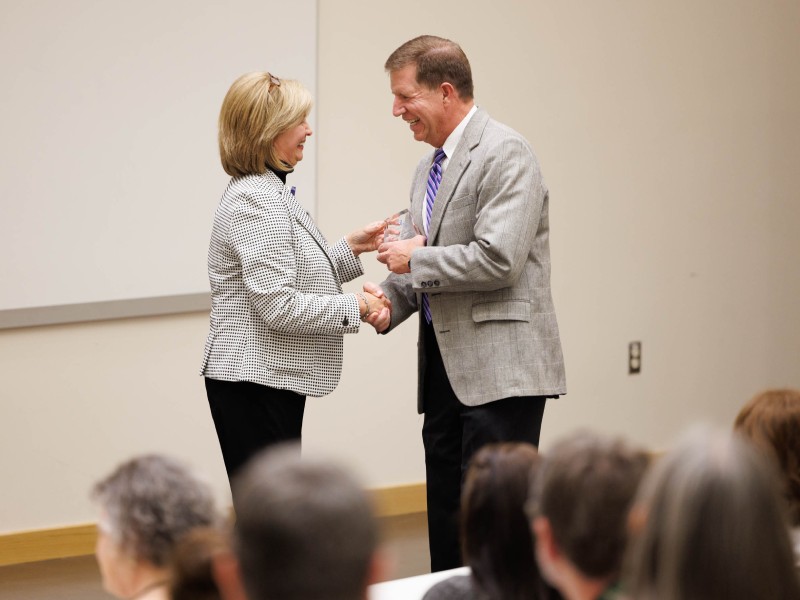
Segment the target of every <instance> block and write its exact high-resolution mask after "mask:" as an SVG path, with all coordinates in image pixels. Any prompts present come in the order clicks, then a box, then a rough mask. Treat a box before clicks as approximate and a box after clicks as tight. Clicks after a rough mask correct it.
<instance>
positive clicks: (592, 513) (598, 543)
mask: <svg viewBox="0 0 800 600" xmlns="http://www.w3.org/2000/svg"><path fill="white" fill-rule="evenodd" d="M647 464H648V457H647V455H646V454H645V453H644V452H643V451H641V450H638V449H635V448H632V447H631V446H629V445H628V444H626V443H625V442H623V441H622V440H619V439H613V438H609V437H605V436H601V435H599V434H596V433H590V432H586V431H581V432H576V433H574V434H572V435H570V436H567V437H565V438H562V439H561V440H560V441H558V442H557V443H556V444H555V445H554V446H553V447H552V449H551V450H550V451H549V452H547V453H545V455H544V460H543V461H542V465H541V467H540V468H539V472H538V474H537V476H536V480H535V482H534V485H533V486H532V489H531V495H530V500H529V504H528V514H529V517H530V518H531V526H532V527H533V532H534V538H535V540H536V542H535V543H536V557H537V560H538V563H539V568H540V569H541V571H542V575H543V576H544V577H545V579H547V580H548V581H549V582H550V583H551V584H552V585H554V586H555V587H556V588H558V590H559V591H560V592H561V594H562V595H563V596H564V597H565V598H567V599H568V600H590V599H591V600H594V599H596V598H603V599H607V598H614V597H617V595H618V588H617V582H618V578H619V574H620V571H621V564H622V557H623V554H624V551H625V544H626V540H627V530H626V522H627V516H628V510H629V508H630V505H631V502H632V501H633V498H634V495H635V494H636V489H637V487H638V485H639V481H640V480H641V478H642V476H643V474H644V472H645V470H646V468H647Z"/></svg>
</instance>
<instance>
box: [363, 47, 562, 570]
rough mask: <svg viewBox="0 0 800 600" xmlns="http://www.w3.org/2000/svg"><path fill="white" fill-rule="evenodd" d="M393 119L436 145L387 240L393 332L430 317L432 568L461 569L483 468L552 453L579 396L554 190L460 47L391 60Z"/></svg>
mask: <svg viewBox="0 0 800 600" xmlns="http://www.w3.org/2000/svg"><path fill="white" fill-rule="evenodd" d="M385 68H386V70H387V71H388V73H389V79H390V84H391V91H392V95H393V96H394V102H393V105H392V113H393V115H394V116H395V117H399V118H400V119H402V121H403V122H404V123H405V124H406V125H407V126H408V127H409V129H410V130H411V133H412V134H413V136H414V139H415V140H417V141H420V142H425V143H426V144H429V145H430V146H432V147H433V149H434V150H433V151H432V152H430V153H429V154H427V155H426V156H425V157H424V158H423V159H422V160H421V161H420V163H419V165H418V166H417V169H416V172H415V174H414V179H413V183H412V188H411V195H410V207H409V211H408V212H409V215H410V219H406V221H407V222H408V221H410V222H411V223H412V224H413V227H408V226H405V227H404V229H403V235H402V236H401V239H400V240H397V241H384V243H383V244H381V246H380V247H379V248H378V260H379V261H381V262H383V263H384V264H386V266H387V267H388V268H389V270H390V271H392V274H390V275H389V277H388V278H387V279H386V280H385V281H384V282H383V283H381V284H380V286H377V285H375V284H372V283H367V284H365V285H364V289H365V291H370V292H373V293H376V294H378V295H380V293H381V292H383V293H385V295H386V297H388V298H389V299H390V300H391V303H392V314H391V324H390V326H389V328H388V329H386V331H392V330H393V329H394V328H395V327H397V326H398V325H399V324H400V323H402V322H403V321H405V320H406V319H407V318H408V317H410V316H411V315H412V314H413V313H414V312H417V311H419V314H420V319H419V368H418V378H419V385H418V393H417V410H418V411H419V412H420V413H424V414H425V420H424V423H423V426H422V440H423V444H424V446H425V466H426V480H427V502H428V533H429V539H430V552H431V568H432V570H433V571H440V570H444V569H451V568H454V567H457V566H459V565H460V564H461V553H460V543H459V534H458V508H459V499H460V494H461V484H462V478H463V476H464V473H466V470H467V465H468V464H469V460H470V458H471V457H472V456H473V454H475V452H477V451H478V450H479V449H480V448H481V446H483V445H485V444H488V443H493V442H504V441H508V442H527V443H529V444H532V445H534V446H537V445H538V444H539V433H540V430H541V424H542V417H543V414H544V407H545V402H546V400H547V399H548V398H556V397H558V396H559V395H560V394H565V393H566V381H565V374H564V359H563V356H562V352H561V341H560V338H559V333H558V323H557V321H556V316H555V308H554V306H553V299H552V294H551V292H550V246H549V239H550V225H549V217H548V214H549V209H548V202H549V193H548V190H547V186H546V185H545V183H544V180H543V179H542V173H541V169H540V168H539V163H538V160H537V158H536V156H535V154H534V153H533V150H532V149H531V146H530V144H528V142H527V141H526V140H525V139H524V138H523V137H522V136H521V135H520V134H519V133H517V132H516V131H514V130H512V129H511V128H509V127H507V126H505V125H503V124H501V123H498V122H497V121H495V120H493V119H491V118H490V117H489V114H488V113H487V112H486V111H485V110H484V109H483V108H479V107H478V106H477V105H476V104H475V101H474V99H473V93H474V90H473V82H472V71H471V68H470V64H469V61H468V60H467V57H466V55H465V54H464V51H463V50H462V49H461V47H460V46H459V45H458V44H456V43H455V42H453V41H451V40H447V39H444V38H440V37H436V36H431V35H424V36H420V37H417V38H414V39H413V40H410V41H408V42H406V43H405V44H403V45H402V46H400V47H399V48H397V50H395V51H394V52H393V53H392V54H391V56H390V57H389V58H388V60H387V61H386V64H385Z"/></svg>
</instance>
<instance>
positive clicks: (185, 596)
mask: <svg viewBox="0 0 800 600" xmlns="http://www.w3.org/2000/svg"><path fill="white" fill-rule="evenodd" d="M225 552H230V537H229V536H228V535H227V534H226V533H225V532H223V531H222V530H221V529H220V528H218V527H198V528H196V529H192V530H191V531H190V532H189V533H187V534H186V535H184V536H183V537H182V538H181V539H180V540H178V543H177V544H176V545H175V552H174V555H173V560H172V577H171V580H170V586H169V595H170V600H221V598H222V596H221V595H220V593H219V589H218V588H217V584H216V582H215V581H214V575H213V562H214V557H215V556H217V555H219V554H222V553H225Z"/></svg>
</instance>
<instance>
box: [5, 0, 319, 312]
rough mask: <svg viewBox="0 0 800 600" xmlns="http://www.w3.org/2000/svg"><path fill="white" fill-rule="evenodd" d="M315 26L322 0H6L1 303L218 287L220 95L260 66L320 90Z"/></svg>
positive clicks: (65, 301) (309, 198) (306, 174)
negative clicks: (214, 245) (210, 256)
mask: <svg viewBox="0 0 800 600" xmlns="http://www.w3.org/2000/svg"><path fill="white" fill-rule="evenodd" d="M316 29H317V4H316V1H315V0H293V1H292V2H277V1H275V0H266V1H265V0H259V1H255V0H232V1H228V2H224V3H223V2H194V1H189V0H159V1H155V0H137V1H135V2H133V1H124V0H26V1H25V2H14V3H12V2H8V1H5V0H3V2H2V8H0V75H2V82H3V84H2V85H3V101H2V107H3V110H2V111H0V127H1V128H2V132H3V134H2V140H1V141H0V174H1V179H0V181H1V182H2V199H1V200H0V281H2V284H1V285H0V311H11V312H12V313H13V312H14V311H13V310H12V309H17V310H18V309H30V308H34V307H55V306H59V305H72V304H77V303H98V302H100V303H102V302H108V301H112V302H113V301H122V300H129V299H137V298H141V299H147V298H160V297H165V298H169V297H182V296H184V295H187V294H188V295H192V294H194V295H197V294H201V293H202V294H208V290H209V284H208V277H207V273H206V257H207V251H208V242H209V237H210V233H211V224H212V221H213V216H214V211H215V209H216V206H217V204H218V202H219V198H220V196H221V195H222V192H223V190H224V188H225V185H226V184H227V181H228V179H229V177H228V176H227V175H226V174H225V172H224V171H223V170H222V167H221V165H220V161H219V154H218V151H217V137H216V136H217V118H218V115H219V109H220V106H221V104H222V99H223V98H224V96H225V93H226V92H227V90H228V88H229V87H230V84H231V83H232V82H233V80H234V79H236V77H238V76H239V75H241V74H242V73H245V72H248V71H264V70H269V71H271V72H272V73H274V74H276V75H278V76H279V77H284V78H292V79H299V80H300V81H301V82H302V83H303V84H305V85H306V87H308V88H309V90H311V92H312V94H314V95H316V56H317V40H316ZM310 121H311V125H312V128H313V127H314V113H312V115H311V117H310ZM308 142H309V143H307V145H306V149H305V158H304V160H303V162H302V163H300V165H298V168H297V171H296V172H295V173H293V174H291V175H290V176H289V180H288V182H289V183H290V184H292V185H295V186H297V196H298V199H299V200H300V201H301V203H303V204H304V206H305V207H306V208H307V209H309V210H310V211H311V212H312V214H313V212H314V210H313V209H314V207H315V198H316V189H315V185H316V178H315V171H316V169H315V162H316V144H315V143H314V137H313V136H312V137H311V138H310V139H309V141H308Z"/></svg>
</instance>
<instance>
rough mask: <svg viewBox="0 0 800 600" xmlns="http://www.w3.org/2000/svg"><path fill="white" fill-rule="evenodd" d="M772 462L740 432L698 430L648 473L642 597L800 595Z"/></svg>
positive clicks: (638, 506) (636, 536)
mask: <svg viewBox="0 0 800 600" xmlns="http://www.w3.org/2000/svg"><path fill="white" fill-rule="evenodd" d="M773 471H774V470H773V469H772V466H771V465H770V464H768V463H767V462H766V461H765V460H763V458H762V457H761V456H759V455H758V454H757V453H756V452H755V451H754V450H753V449H752V448H751V447H750V446H749V445H748V444H746V443H745V442H744V441H742V440H741V439H739V438H738V437H735V436H730V435H723V434H712V433H710V432H708V431H706V430H697V431H694V432H692V433H691V434H690V435H689V436H687V437H686V438H685V439H684V440H682V441H681V442H680V443H679V444H678V445H677V446H676V447H675V448H674V449H673V450H672V451H671V452H669V453H668V454H667V455H666V456H664V457H663V458H661V459H660V460H659V461H658V462H657V463H656V464H655V466H654V467H653V469H652V471H651V472H650V473H648V475H647V476H646V477H645V480H644V481H643V483H642V486H641V488H640V490H639V494H638V497H637V499H636V501H635V503H634V507H633V509H632V511H631V517H630V522H631V530H632V531H631V534H632V535H631V542H630V544H629V547H628V552H627V559H626V576H625V590H626V592H627V593H628V594H629V597H630V598H632V599H633V600H797V598H800V584H798V578H797V574H796V572H795V569H794V564H793V559H792V549H791V545H790V543H789V535H788V531H787V527H786V521H785V518H784V512H783V510H782V506H781V503H780V497H779V495H778V489H777V481H776V475H775V473H774V472H773Z"/></svg>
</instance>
